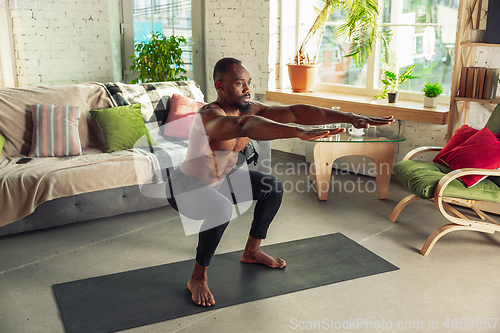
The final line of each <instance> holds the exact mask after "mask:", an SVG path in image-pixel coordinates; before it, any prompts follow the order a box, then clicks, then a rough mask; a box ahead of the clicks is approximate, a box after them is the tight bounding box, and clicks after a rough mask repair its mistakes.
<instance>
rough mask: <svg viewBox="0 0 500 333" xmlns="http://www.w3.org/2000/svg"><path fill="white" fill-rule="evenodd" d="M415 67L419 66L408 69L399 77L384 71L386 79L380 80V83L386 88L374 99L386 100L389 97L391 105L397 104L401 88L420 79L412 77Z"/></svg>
mask: <svg viewBox="0 0 500 333" xmlns="http://www.w3.org/2000/svg"><path fill="white" fill-rule="evenodd" d="M415 66H417V64H414V65H413V66H410V67H408V68H407V69H406V70H405V71H404V73H403V74H401V75H399V76H398V75H397V74H396V73H394V72H391V71H390V70H386V71H384V78H382V79H380V82H382V83H383V84H384V86H383V87H382V88H381V89H380V92H379V93H378V94H377V96H375V97H374V99H380V98H385V97H386V96H387V98H388V100H389V103H396V101H397V100H398V91H399V87H400V86H401V85H402V84H403V83H405V82H406V81H408V80H411V79H418V76H413V75H412V74H413V68H415Z"/></svg>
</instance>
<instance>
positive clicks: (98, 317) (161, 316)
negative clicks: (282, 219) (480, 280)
mask: <svg viewBox="0 0 500 333" xmlns="http://www.w3.org/2000/svg"><path fill="white" fill-rule="evenodd" d="M263 250H264V251H265V252H266V253H268V254H270V255H272V256H275V257H280V258H283V259H285V260H286V262H287V266H286V268H284V269H271V268H268V267H266V266H263V265H257V264H244V263H241V262H240V257H241V254H242V252H243V251H236V252H231V253H226V254H219V255H216V256H215V257H214V258H213V259H212V263H211V264H210V267H209V269H208V278H209V287H210V290H211V292H212V293H213V294H214V296H215V301H216V304H215V305H213V306H211V307H200V306H197V305H196V304H194V303H193V301H192V300H191V294H190V293H189V291H188V290H187V288H186V282H187V281H188V280H189V278H190V276H191V272H192V269H193V266H194V261H193V260H188V261H181V262H176V263H171V264H166V265H160V266H154V267H149V268H143V269H138V270H133V271H128V272H122V273H117V274H111V275H105V276H100V277H95V278H90V279H85V280H79V281H73V282H67V283H62V284H56V285H54V291H55V294H56V298H57V302H58V303H59V309H60V311H61V314H62V317H63V320H64V325H65V327H66V331H67V332H68V333H77V332H83V333H88V332H92V333H98V332H116V331H120V330H124V329H129V328H132V327H138V326H143V325H148V324H152V323H157V322H161V321H165V320H169V319H174V318H179V317H183V316H187V315H191V314H195V313H200V312H203V311H212V310H214V309H220V308H222V307H226V306H231V305H235V304H241V303H245V302H250V301H254V300H258V299H263V298H267V297H273V296H278V295H283V294H287V293H291V292H296V291H299V290H304V289H309V288H315V287H319V286H323V285H327V284H331V283H336V282H341V281H346V280H350V279H356V278H360V277H365V276H369V275H373V274H379V273H384V272H388V271H393V270H397V269H398V268H397V267H396V266H394V265H392V264H391V263H389V262H387V261H386V260H384V259H382V258H380V257H379V256H377V255H376V254H374V253H373V252H371V251H369V250H367V249H365V248H364V247H363V246H361V245H359V244H358V243H356V242H354V241H353V240H351V239H349V238H347V237H346V236H344V235H342V234H340V233H337V234H331V235H326V236H320V237H313V238H307V239H302V240H297V241H291V242H287V243H281V244H274V245H268V246H264V247H263Z"/></svg>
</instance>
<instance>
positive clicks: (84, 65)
mask: <svg viewBox="0 0 500 333" xmlns="http://www.w3.org/2000/svg"><path fill="white" fill-rule="evenodd" d="M110 4H111V6H113V9H112V11H110ZM118 9H119V8H118V1H117V0H109V1H98V0H85V1H77V0H55V1H54V3H53V6H52V5H51V4H49V5H48V7H47V10H45V11H31V10H30V11H18V12H15V13H13V23H14V25H13V30H14V31H13V32H14V35H15V43H16V45H15V47H16V57H17V67H18V73H21V77H20V85H58V84H69V83H81V82H89V81H98V82H107V81H116V80H119V78H120V75H121V70H120V67H121V66H120V63H119V61H120V54H119V47H117V38H118V45H119V35H118V34H117V33H116V32H117V31H118V29H119V27H118V22H117V17H118V16H117V15H118V14H117V13H118ZM110 17H111V19H110ZM110 20H111V21H110ZM111 22H112V23H113V25H111ZM112 36H113V41H112V38H111V37H112Z"/></svg>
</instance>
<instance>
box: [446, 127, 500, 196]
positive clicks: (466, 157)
mask: <svg viewBox="0 0 500 333" xmlns="http://www.w3.org/2000/svg"><path fill="white" fill-rule="evenodd" d="M450 141H451V140H450ZM441 160H442V161H443V162H444V163H446V164H447V165H449V166H450V168H451V169H453V170H457V169H463V168H480V169H498V168H500V142H499V141H498V139H497V138H496V137H495V135H494V134H493V133H491V131H490V130H489V128H488V127H485V128H483V129H482V130H480V131H478V132H477V133H476V134H474V135H473V136H471V137H470V138H469V139H467V140H465V142H463V143H462V144H461V145H459V146H458V147H455V148H453V149H452V150H451V151H449V152H447V153H445V154H444V155H443V156H442V157H441ZM486 177H487V176H481V175H477V176H476V175H471V176H463V177H460V178H461V179H462V181H463V182H464V183H465V185H467V187H472V186H474V185H476V184H477V183H479V182H480V181H481V180H483V179H484V178H486Z"/></svg>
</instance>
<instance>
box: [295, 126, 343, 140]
mask: <svg viewBox="0 0 500 333" xmlns="http://www.w3.org/2000/svg"><path fill="white" fill-rule="evenodd" d="M344 132H345V129H344V128H332V129H322V128H315V129H310V130H302V131H301V132H300V134H299V136H298V138H299V139H301V140H304V141H317V140H320V139H324V138H329V137H331V136H333V135H335V134H340V133H344Z"/></svg>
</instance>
